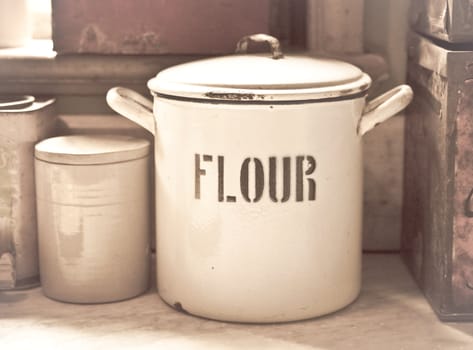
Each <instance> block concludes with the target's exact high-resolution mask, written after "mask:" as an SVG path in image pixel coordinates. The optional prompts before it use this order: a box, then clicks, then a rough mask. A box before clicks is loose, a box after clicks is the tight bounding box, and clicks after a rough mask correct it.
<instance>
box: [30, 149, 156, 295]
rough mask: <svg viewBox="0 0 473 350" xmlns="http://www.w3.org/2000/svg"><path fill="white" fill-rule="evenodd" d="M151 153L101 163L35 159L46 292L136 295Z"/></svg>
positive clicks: (141, 282) (144, 246) (145, 264)
mask: <svg viewBox="0 0 473 350" xmlns="http://www.w3.org/2000/svg"><path fill="white" fill-rule="evenodd" d="M148 166H149V164H148V158H140V159H136V160H132V161H128V162H121V163H113V164H105V165H89V166H87V165H64V164H53V163H48V162H44V161H42V160H38V159H36V160H35V171H36V190H37V208H38V235H39V257H40V275H41V283H42V288H43V292H44V293H45V294H46V295H47V296H48V297H50V298H53V299H57V300H62V301H67V302H76V303H98V302H109V301H115V300H121V299H127V298H131V297H133V296H136V295H138V294H140V293H142V292H143V291H145V290H146V289H147V287H148V281H149V205H150V203H149V182H148Z"/></svg>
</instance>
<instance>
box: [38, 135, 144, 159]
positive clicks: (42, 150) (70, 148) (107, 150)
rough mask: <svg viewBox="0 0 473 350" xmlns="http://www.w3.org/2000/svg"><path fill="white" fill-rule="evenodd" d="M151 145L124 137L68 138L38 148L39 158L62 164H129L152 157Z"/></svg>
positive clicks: (48, 142)
mask: <svg viewBox="0 0 473 350" xmlns="http://www.w3.org/2000/svg"><path fill="white" fill-rule="evenodd" d="M149 150H150V142H149V141H148V140H145V139H139V138H135V137H130V136H120V135H68V136H58V137H52V138H49V139H46V140H43V141H41V142H39V143H37V144H36V146H35V157H36V158H37V159H40V160H43V161H46V162H50V163H59V164H70V165H92V164H108V163H117V162H124V161H129V160H133V159H137V158H142V157H145V156H147V155H148V154H149Z"/></svg>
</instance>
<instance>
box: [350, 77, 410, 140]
mask: <svg viewBox="0 0 473 350" xmlns="http://www.w3.org/2000/svg"><path fill="white" fill-rule="evenodd" d="M412 97H413V92H412V89H411V87H410V86H408V85H399V86H396V87H395V88H393V89H391V90H389V91H388V92H385V93H384V94H382V95H381V96H378V97H376V98H375V99H373V100H371V101H369V102H368V103H367V104H366V106H365V109H364V110H363V116H362V117H361V119H360V121H359V123H358V135H360V136H362V135H364V134H366V133H367V132H368V131H370V130H371V129H373V128H374V127H375V126H377V125H378V124H381V123H382V122H384V121H385V120H387V119H389V118H391V117H392V116H394V115H395V114H396V113H398V112H400V111H402V110H403V109H404V108H406V106H407V105H408V104H409V103H410V102H411V101H412Z"/></svg>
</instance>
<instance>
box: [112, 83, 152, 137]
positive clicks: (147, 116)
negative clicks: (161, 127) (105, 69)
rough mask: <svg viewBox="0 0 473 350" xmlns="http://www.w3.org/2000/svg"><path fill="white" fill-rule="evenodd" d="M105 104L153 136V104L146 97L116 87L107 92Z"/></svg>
mask: <svg viewBox="0 0 473 350" xmlns="http://www.w3.org/2000/svg"><path fill="white" fill-rule="evenodd" d="M107 103H108V105H109V106H110V108H112V109H113V110H114V111H115V112H117V113H118V114H120V115H122V116H124V117H125V118H127V119H129V120H131V121H132V122H135V123H136V124H138V125H140V126H142V127H143V128H145V129H146V130H148V131H149V132H151V133H152V134H153V135H154V134H155V128H156V126H155V121H154V116H153V102H151V101H150V100H149V99H147V98H146V97H144V96H142V95H140V94H139V93H137V92H135V91H133V90H130V89H127V88H124V87H120V86H117V87H114V88H112V89H110V90H109V91H108V92H107Z"/></svg>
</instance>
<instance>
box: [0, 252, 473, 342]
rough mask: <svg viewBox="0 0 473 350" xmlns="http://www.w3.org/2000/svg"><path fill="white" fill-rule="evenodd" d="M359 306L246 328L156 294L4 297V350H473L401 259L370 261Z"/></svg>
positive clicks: (465, 333) (469, 330) (468, 327)
mask: <svg viewBox="0 0 473 350" xmlns="http://www.w3.org/2000/svg"><path fill="white" fill-rule="evenodd" d="M363 265H364V267H363V270H364V271H363V272H364V273H363V288H362V292H361V295H360V297H359V298H358V300H356V301H355V302H354V303H353V304H351V305H350V306H348V307H346V308H345V309H343V310H340V311H338V312H336V313H334V314H331V315H328V316H324V317H320V318H316V319H312V320H308V321H302V322H292V323H285V324H272V325H245V324H234V323H224V322H217V321H211V320H206V319H201V318H197V317H193V316H189V315H186V314H182V313H179V312H177V311H175V310H174V309H171V308H170V307H168V306H167V305H166V304H165V303H164V302H163V301H161V299H160V298H159V297H158V295H157V293H156V289H155V288H151V289H150V290H149V291H148V292H147V293H146V294H144V295H142V296H140V297H137V298H134V299H131V300H127V301H123V302H118V303H110V304H101V305H74V304H65V303H60V302H56V301H53V300H50V299H48V298H46V297H45V296H44V295H43V294H42V292H41V288H34V289H31V290H26V291H17V292H0V344H1V348H2V349H9V350H11V349H33V348H34V349H35V350H40V349H48V350H49V349H111V348H113V349H157V348H163V349H222V348H225V349H237V348H238V349H239V348H243V349H253V348H254V349H362V348H363V349H397V350H399V349H416V350H422V349H429V350H430V349H473V322H472V323H442V322H440V321H439V320H438V319H437V317H436V316H435V314H434V313H433V311H432V310H431V308H430V306H429V305H428V303H427V302H426V300H425V299H424V297H423V295H422V294H421V292H420V291H419V289H418V288H417V286H416V284H415V282H414V281H413V279H412V278H411V277H410V275H409V274H408V272H407V269H406V268H405V267H404V265H403V263H402V262H401V260H400V258H399V256H398V255H397V254H367V255H364V262H363Z"/></svg>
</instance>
